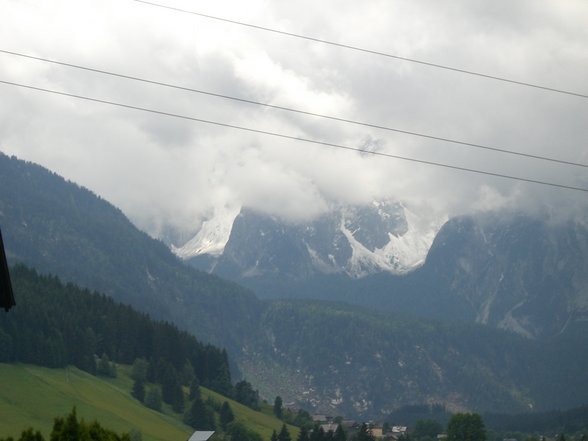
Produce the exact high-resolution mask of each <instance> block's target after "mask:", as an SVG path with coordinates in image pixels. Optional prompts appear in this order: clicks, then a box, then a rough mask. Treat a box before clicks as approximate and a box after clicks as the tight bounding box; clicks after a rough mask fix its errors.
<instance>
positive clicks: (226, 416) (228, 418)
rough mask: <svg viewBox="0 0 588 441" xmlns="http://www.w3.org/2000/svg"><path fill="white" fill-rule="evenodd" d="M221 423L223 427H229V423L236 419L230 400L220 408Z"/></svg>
mask: <svg viewBox="0 0 588 441" xmlns="http://www.w3.org/2000/svg"><path fill="white" fill-rule="evenodd" d="M219 414H220V425H221V427H222V428H223V429H226V428H227V425H228V424H229V423H231V422H233V421H234V420H235V415H234V414H233V410H232V409H231V406H230V405H229V403H228V402H226V401H225V402H224V403H223V405H222V406H221V408H220V412H219Z"/></svg>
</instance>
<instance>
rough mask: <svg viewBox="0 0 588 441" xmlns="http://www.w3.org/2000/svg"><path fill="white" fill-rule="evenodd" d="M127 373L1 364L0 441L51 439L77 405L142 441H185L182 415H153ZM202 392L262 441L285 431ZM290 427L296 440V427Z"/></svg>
mask: <svg viewBox="0 0 588 441" xmlns="http://www.w3.org/2000/svg"><path fill="white" fill-rule="evenodd" d="M129 371H130V369H129V367H128V366H119V367H118V377H117V378H116V379H105V378H102V377H94V376H92V375H90V374H88V373H86V372H83V371H80V370H79V369H76V368H73V367H69V368H66V369H48V368H43V367H39V366H31V365H22V364H3V363H0V438H5V437H8V436H12V437H18V436H20V433H21V432H22V430H24V429H26V428H28V427H33V428H34V429H36V430H40V431H41V433H43V435H44V436H45V437H46V438H48V436H49V433H50V431H51V428H52V426H53V418H55V417H56V416H65V415H67V414H69V412H70V411H71V410H72V408H73V407H74V406H75V407H76V409H77V413H78V417H79V418H84V419H85V420H86V421H93V420H98V422H100V424H102V425H103V426H104V427H106V428H108V429H111V430H114V431H116V432H119V433H120V432H129V431H131V430H133V429H134V430H138V431H140V432H141V434H142V436H143V440H144V441H185V440H186V439H187V438H188V437H189V436H190V434H191V433H192V430H191V429H190V428H189V427H188V426H186V425H184V424H183V423H182V422H181V415H177V414H173V413H172V412H171V411H170V410H169V408H166V409H165V410H164V412H165V414H162V413H159V412H155V411H152V410H150V409H148V408H146V407H145V406H143V405H142V404H141V403H139V402H138V401H137V400H135V399H134V398H133V397H131V395H130V390H131V385H132V381H131V379H130V378H129V376H128V373H129ZM201 392H202V397H203V398H204V399H205V400H206V399H207V398H208V397H211V398H212V399H214V400H215V401H218V402H219V403H222V402H223V401H228V402H229V404H230V405H231V408H232V409H233V413H234V414H235V418H236V420H237V421H239V422H242V423H244V424H245V425H246V426H247V427H248V428H249V429H251V430H254V431H255V432H257V433H259V434H260V435H261V436H262V437H263V439H264V440H269V439H270V436H271V433H272V431H273V430H276V431H277V432H278V431H279V430H280V428H281V427H282V422H281V421H280V420H278V419H277V418H275V417H273V416H272V415H270V414H268V412H267V411H266V413H262V412H255V411H253V410H251V409H249V408H248V407H245V406H243V405H241V404H239V403H237V402H235V401H231V400H229V399H227V398H225V397H224V396H222V395H219V394H217V393H215V392H212V391H210V390H207V389H204V388H201ZM288 429H289V431H290V435H291V437H292V439H296V436H297V435H298V429H297V428H295V427H292V426H290V427H289V428H288Z"/></svg>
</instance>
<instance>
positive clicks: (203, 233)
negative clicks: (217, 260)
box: [171, 207, 241, 259]
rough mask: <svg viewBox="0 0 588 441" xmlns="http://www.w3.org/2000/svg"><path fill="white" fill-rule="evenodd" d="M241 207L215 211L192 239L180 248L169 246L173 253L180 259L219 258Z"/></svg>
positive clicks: (223, 208) (222, 208)
mask: <svg viewBox="0 0 588 441" xmlns="http://www.w3.org/2000/svg"><path fill="white" fill-rule="evenodd" d="M240 210H241V207H235V208H231V207H221V208H217V209H215V212H214V216H212V217H211V218H210V219H208V220H206V221H204V222H203V223H202V227H201V228H200V230H199V231H198V233H197V234H196V236H194V237H193V238H192V239H190V240H189V241H188V242H186V243H185V244H184V245H183V246H181V247H175V246H174V245H173V244H172V245H171V250H172V251H173V253H174V254H175V255H176V256H178V257H179V258H181V259H189V258H191V257H194V256H198V255H201V254H208V255H210V256H213V257H218V256H220V255H221V254H222V253H223V251H224V249H225V245H226V244H227V242H228V240H229V236H230V234H231V229H232V228H233V222H234V221H235V218H236V217H237V215H238V214H239V211H240Z"/></svg>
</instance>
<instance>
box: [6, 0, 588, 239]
mask: <svg viewBox="0 0 588 441" xmlns="http://www.w3.org/2000/svg"><path fill="white" fill-rule="evenodd" d="M162 2H163V0H162ZM5 3H6V6H5V7H3V9H4V10H3V14H2V16H1V17H0V41H3V42H5V43H4V44H5V45H7V46H2V49H7V50H14V51H20V52H25V53H31V54H37V55H39V56H43V57H48V58H56V59H60V60H63V61H69V62H73V63H78V64H83V65H88V66H94V67H97V68H102V69H108V70H113V71H118V72H122V73H126V74H130V75H137V76H142V77H146V78H152V79H155V80H159V81H164V82H168V83H174V84H180V85H185V86H187V87H193V88H198V89H205V90H211V91H216V92H219V93H224V94H227V95H235V96H240V97H244V98H247V99H251V100H256V101H264V102H270V103H271V104H275V105H280V106H287V107H296V108H300V109H304V110H308V111H312V112H318V113H324V114H329V115H335V116H340V117H343V118H349V119H355V120H361V121H366V122H371V123H375V124H380V125H385V126H391V127H396V128H401V129H406V130H412V131H417V132H424V133H428V134H432V135H438V136H443V137H448V138H455V139H459V140H464V141H470V142H475V143H480V144H486V145H495V146H501V147H505V148H510V149H513V150H517V151H521V152H526V153H532V154H538V155H546V156H553V157H558V158H562V159H565V160H569V161H578V162H584V163H587V162H588V148H587V147H588V146H587V145H586V139H588V124H586V115H587V114H588V101H587V100H585V99H581V98H574V97H569V96H564V95H557V94H553V93H548V92H545V91H540V90H534V89H529V88H523V87H520V86H515V85H512V84H506V83H499V82H494V81H490V80H485V79H481V78H475V77H468V76H464V75H459V74H456V73H454V72H447V71H442V70H438V69H433V68H430V67H426V66H419V65H415V64H411V63H407V62H402V61H399V60H392V59H386V58H383V57H377V56H374V55H369V54H365V53H358V52H353V51H349V50H344V49H341V48H334V47H329V46H325V45H321V44H319V43H311V42H308V41H302V40H296V39H292V38H287V37H283V36H277V35H272V34H269V33H264V32H261V31H256V30H251V29H246V28H241V27H237V26H232V25H229V24H223V23H218V22H214V21H209V20H204V19H199V18H196V17H194V16H190V15H188V14H179V13H175V12H172V11H165V10H161V9H158V8H153V7H149V6H146V5H141V4H139V3H135V2H130V1H129V2H120V1H114V0H108V1H98V0H86V1H83V2H79V1H78V2H76V1H73V0H59V1H55V2H51V5H49V4H46V2H42V1H33V0H31V1H28V2H21V1H10V0H9V1H6V2H5ZM165 4H168V5H172V6H178V7H184V8H186V9H194V8H197V7H198V8H199V9H198V10H199V11H200V12H204V13H210V14H213V15H214V14H217V15H221V16H226V17H228V18H232V19H235V20H242V21H247V22H252V23H257V24H260V25H264V26H268V27H275V28H280V29H285V30H289V31H292V32H297V33H303V34H308V35H311V36H316V37H320V38H325V39H329V40H333V41H340V42H343V43H348V44H352V45H356V46H361V47H367V48H373V49H375V50H379V51H382V52H388V53H392V54H398V55H401V56H406V57H412V58H418V59H423V60H428V61H431V62H434V63H440V64H448V65H452V66H456V67H461V68H464V69H470V70H475V71H481V72H487V73H491V74H494V75H498V76H504V77H512V78H514V79H521V80H523V81H530V82H537V83H541V84H545V85H547V86H553V87H557V88H562V89H569V90H577V91H580V92H583V93H587V92H588V90H586V89H585V87H586V86H585V79H586V78H587V77H588V53H587V52H586V50H585V42H586V41H587V39H588V30H587V29H586V26H585V23H586V22H588V5H586V3H585V2H582V1H567V2H536V1H521V2H517V3H516V4H511V3H509V4H506V3H488V2H486V1H471V0H468V1H465V0H464V1H457V2H451V3H447V2H443V3H441V2H428V1H427V2H425V1H414V0H405V1H398V2H388V1H378V0H373V1H369V2H362V3H357V2H352V1H337V2H331V1H325V2H318V3H317V2H311V1H301V2H295V3H294V2H287V1H271V2H270V1H262V0H259V1H254V2H247V5H244V4H243V2H237V1H218V2H214V3H210V4H198V5H196V4H194V3H193V2H188V1H181V0H176V1H172V0H166V1H165ZM0 78H1V79H5V80H8V81H18V82H24V83H30V84H33V85H37V86H42V87H49V88H55V89H58V90H63V91H66V92H69V93H79V94H85V95H90V96H93V97H96V98H101V99H108V100H113V101H120V102H125V103H129V104H133V105H137V106H144V107H150V108H155V109H159V110H162V111H166V112H172V113H179V114H185V115H190V116H193V117H197V118H203V119H209V120H217V121H222V122H226V123H230V124H235V125H242V126H247V127H253V128H256V129H260V130H269V131H275V132H280V133H286V134H289V135H293V136H300V137H306V138H313V139H317V140H320V141H326V142H331V143H339V144H343V145H348V146H350V147H360V148H362V147H368V149H371V150H373V149H376V150H377V151H380V152H384V153H390V154H395V155H402V156H408V157H414V158H419V159H424V160H431V161H439V162H446V163H451V164H456V165H459V166H463V167H471V168H476V169H482V170H487V171H491V172H497V173H505V174H512V175H519V176H523V177H528V178H532V179H539V180H548V181H553V182H558V183H562V184H567V185H577V186H584V187H587V186H588V179H587V173H586V169H581V168H572V167H569V166H562V165H555V164H548V163H542V162H540V161H531V160H526V159H525V160H523V159H521V158H516V157H510V156H505V155H498V154H493V153H489V152H482V151H477V150H473V149H467V148H464V147H460V146H456V145H451V144H447V143H441V142H437V141H431V140H425V139H421V138H415V137H410V136H406V135H401V134H395V133H391V132H386V131H382V130H376V129H370V128H367V127H361V126H353V125H348V124H342V123H337V122H333V121H325V120H321V119H317V118H312V117H305V116H301V115H294V114H290V113H287V112H282V111H276V110H271V109H267V108H262V107H256V106H251V105H247V104H239V103H235V102H230V101H226V100H219V99H216V98H211V97H206V96H202V95H197V94H189V93H186V92H181V91H177V90H171V89H166V88H161V87H156V86H153V85H145V84H140V83H135V82H129V81H126V80H121V79H114V78H108V77H104V76H101V75H97V74H92V73H88V72H80V71H75V70H71V69H67V68H64V67H58V66H52V65H48V64H43V63H39V62H36V61H32V60H24V59H19V58H16V57H13V56H9V55H5V54H0ZM0 93H1V94H2V105H0V149H1V150H3V151H5V152H6V153H9V154H15V155H17V156H19V157H21V158H24V159H27V160H32V161H35V162H39V163H41V164H43V165H45V166H47V167H48V168H50V169H52V170H55V171H56V172H58V173H60V174H62V175H64V176H65V177H66V178H68V179H72V180H74V181H76V182H78V183H80V184H82V185H85V186H87V187H88V188H90V189H92V190H93V191H95V192H97V193H99V194H100V195H102V196H103V197H105V198H106V199H108V200H110V201H112V202H113V203H114V204H116V205H118V206H119V207H121V208H122V209H123V211H125V213H127V214H128V215H129V216H130V217H131V219H132V220H133V221H135V222H136V223H137V224H138V225H139V226H140V227H142V228H145V229H147V230H148V231H149V232H150V233H152V234H154V235H158V234H160V232H161V231H163V230H164V229H166V228H170V227H171V228H172V229H177V230H180V231H184V232H186V231H193V230H194V229H195V228H197V226H198V225H199V223H200V222H201V221H202V220H203V219H204V218H206V217H207V216H210V214H211V213H213V212H214V207H215V206H221V205H230V206H240V205H248V206H253V207H256V208H258V209H261V210H264V211H266V212H268V213H271V214H274V215H277V216H281V217H284V218H287V219H305V218H309V217H312V216H315V215H317V214H319V213H321V212H323V211H324V210H326V209H327V207H328V206H329V205H330V204H332V203H362V202H367V201H370V200H372V199H374V198H397V199H401V200H403V201H406V202H407V203H409V204H411V206H412V207H416V209H417V211H419V212H420V213H421V214H422V215H427V216H430V215H432V216H439V217H440V218H442V217H444V216H451V215H454V214H459V213H465V212H470V211H474V210H486V209H491V208H495V207H499V206H503V207H523V208H525V209H528V210H533V209H537V207H546V206H548V207H551V208H550V209H551V210H554V211H557V212H558V213H563V214H564V215H565V214H566V213H568V214H570V215H577V214H578V213H584V210H585V209H586V208H585V207H586V203H585V201H586V195H585V194H582V193H574V192H571V191H565V190H557V189H550V188H547V187H541V186H536V185H531V184H524V183H520V182H513V181H506V180H500V179H496V178H491V177H488V176H480V175H472V174H468V173H464V172H457V171H450V170H445V169H440V168H434V167H431V166H427V165H424V164H416V163H410V162H404V161H400V160H393V159H388V158H382V157H375V156H371V155H365V154H364V155H362V154H358V153H353V152H347V151H341V150H335V149H331V148H327V147H321V146H318V145H310V144H305V143H300V142H295V141H289V140H281V139H278V138H273V137H267V136H263V135H259V134H252V133H247V132H241V131H236V130H231V129H223V128H219V127H214V126H210V125H205V124H197V123H194V122H189V121H184V120H178V119H173V118H169V117H162V116H157V115H153V114H148V113H141V112H137V111H131V110H125V109H120V108H114V107H110V106H105V105H101V104H96V103H87V102H83V101H76V100H74V99H70V98H65V97H58V96H49V95H44V94H41V93H39V92H33V91H27V90H20V89H16V88H11V87H9V86H4V85H0Z"/></svg>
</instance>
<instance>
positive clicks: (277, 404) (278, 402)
mask: <svg viewBox="0 0 588 441" xmlns="http://www.w3.org/2000/svg"><path fill="white" fill-rule="evenodd" d="M274 415H275V416H276V418H278V419H280V420H281V419H282V397H280V396H279V395H278V396H277V397H276V399H275V400H274Z"/></svg>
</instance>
